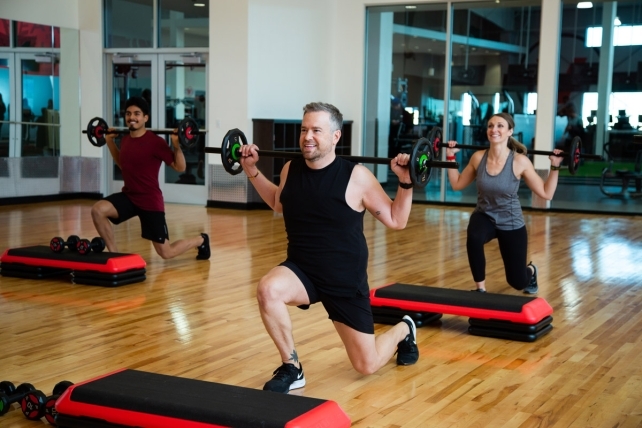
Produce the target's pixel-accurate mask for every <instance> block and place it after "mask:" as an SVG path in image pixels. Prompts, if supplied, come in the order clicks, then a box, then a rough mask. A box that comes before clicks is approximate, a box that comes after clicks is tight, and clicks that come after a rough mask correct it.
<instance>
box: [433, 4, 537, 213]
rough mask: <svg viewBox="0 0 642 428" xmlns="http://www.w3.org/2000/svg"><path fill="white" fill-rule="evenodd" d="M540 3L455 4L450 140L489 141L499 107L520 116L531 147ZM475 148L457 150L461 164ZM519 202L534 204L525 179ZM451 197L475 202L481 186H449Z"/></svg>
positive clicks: (519, 133)
mask: <svg viewBox="0 0 642 428" xmlns="http://www.w3.org/2000/svg"><path fill="white" fill-rule="evenodd" d="M540 11H541V8H540V7H539V6H530V5H528V6H527V5H525V4H524V5H520V4H519V3H510V6H504V5H503V4H497V3H495V2H494V1H493V2H486V3H475V4H474V7H470V4H468V5H465V4H455V5H454V12H453V36H452V42H453V43H452V67H451V80H450V82H451V93H450V94H451V97H450V104H449V106H450V114H449V116H448V119H449V136H448V138H449V139H452V140H456V141H457V142H458V143H460V144H467V145H475V146H488V145H489V143H488V138H487V136H486V124H487V122H488V120H489V119H490V117H491V116H492V115H493V114H495V113H499V112H504V113H509V114H510V115H512V116H513V119H514V121H515V129H514V134H513V136H514V137H515V138H517V140H519V141H521V142H522V143H523V144H524V145H525V146H526V147H527V148H529V149H532V148H533V143H534V138H535V113H536V109H537V63H538V60H539V49H538V48H537V47H538V44H539V38H540V37H539V36H540ZM473 152H474V151H473V150H462V151H460V152H459V153H458V154H457V161H458V162H459V163H460V164H461V168H463V167H465V166H466V165H467V164H468V162H469V160H470V157H471V155H472V153H473ZM519 196H520V201H521V204H522V205H523V206H528V205H530V199H531V192H530V190H529V189H528V187H526V185H525V184H524V183H523V182H522V184H521V186H520V192H519ZM445 200H446V201H456V202H466V203H476V201H477V188H476V186H475V185H474V184H473V185H470V186H468V187H467V188H466V189H463V190H462V191H459V192H455V191H452V190H451V189H450V186H447V192H446V195H445Z"/></svg>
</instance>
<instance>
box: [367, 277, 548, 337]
mask: <svg viewBox="0 0 642 428" xmlns="http://www.w3.org/2000/svg"><path fill="white" fill-rule="evenodd" d="M370 304H371V306H372V313H373V316H374V318H375V320H376V319H377V317H379V316H382V315H383V314H385V315H386V316H387V317H389V319H390V320H391V321H394V323H397V322H399V320H400V319H401V317H403V315H405V314H409V315H411V316H413V315H412V314H423V317H424V319H430V317H431V316H433V317H434V316H435V314H437V315H439V314H450V315H462V316H467V317H469V318H470V319H469V324H470V326H469V327H468V332H469V333H471V334H474V335H476V336H487V337H496V338H500V339H510V340H520V341H524V342H533V341H535V340H537V339H538V338H540V337H541V336H543V335H545V334H547V333H549V332H550V331H551V330H552V329H553V326H552V325H551V322H552V321H553V317H552V316H551V315H552V314H553V308H552V307H551V306H550V305H549V304H548V302H547V301H546V300H544V299H543V298H541V297H528V296H512V295H506V294H495V293H476V292H474V291H467V290H452V289H448V288H438V287H428V286H419V285H410V284H399V283H395V284H390V285H386V286H384V287H381V288H376V289H373V290H370ZM395 311H396V314H395ZM416 316H417V315H415V316H413V318H414V317H416ZM437 319H438V318H437ZM425 324H428V322H424V323H423V325H425Z"/></svg>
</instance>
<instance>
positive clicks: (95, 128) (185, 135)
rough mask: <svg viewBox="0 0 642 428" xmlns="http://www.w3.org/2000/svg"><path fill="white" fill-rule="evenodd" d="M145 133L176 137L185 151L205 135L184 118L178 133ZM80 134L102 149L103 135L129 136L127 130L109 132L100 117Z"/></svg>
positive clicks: (165, 130) (152, 130)
mask: <svg viewBox="0 0 642 428" xmlns="http://www.w3.org/2000/svg"><path fill="white" fill-rule="evenodd" d="M147 131H150V132H153V133H154V134H158V135H178V139H179V140H180V143H181V145H182V146H183V147H185V148H187V149H189V148H192V147H194V146H196V144H197V143H198V141H199V137H200V136H201V135H203V134H205V133H206V131H200V130H199V129H198V123H196V121H195V120H194V119H193V118H191V117H185V118H184V119H183V120H181V121H180V123H179V124H178V131H174V130H173V129H147ZM82 133H83V134H87V138H88V139H89V142H90V143H91V144H92V145H94V146H96V147H102V146H104V145H105V144H106V143H107V141H106V140H105V135H107V134H111V135H126V134H129V129H114V130H112V131H109V125H107V121H105V120H104V119H103V118H100V117H94V118H93V119H91V120H90V121H89V123H88V124H87V129H84V130H83V131H82Z"/></svg>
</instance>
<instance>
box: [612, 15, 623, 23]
mask: <svg viewBox="0 0 642 428" xmlns="http://www.w3.org/2000/svg"><path fill="white" fill-rule="evenodd" d="M613 25H622V21H620V18H618V17H617V16H616V17H615V21H613Z"/></svg>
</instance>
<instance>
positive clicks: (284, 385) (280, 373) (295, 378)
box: [263, 363, 305, 394]
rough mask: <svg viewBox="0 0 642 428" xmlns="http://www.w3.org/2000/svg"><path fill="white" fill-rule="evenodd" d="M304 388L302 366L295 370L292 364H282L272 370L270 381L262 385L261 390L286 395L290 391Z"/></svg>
mask: <svg viewBox="0 0 642 428" xmlns="http://www.w3.org/2000/svg"><path fill="white" fill-rule="evenodd" d="M304 386H305V376H303V366H302V365H301V367H300V368H298V369H297V368H296V366H295V365H294V364H288V363H283V364H281V367H279V368H278V369H276V370H274V373H273V376H272V379H271V380H269V381H267V382H266V383H265V385H263V390H264V391H273V392H281V393H285V394H287V393H288V391H289V390H291V389H297V388H303V387H304Z"/></svg>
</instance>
